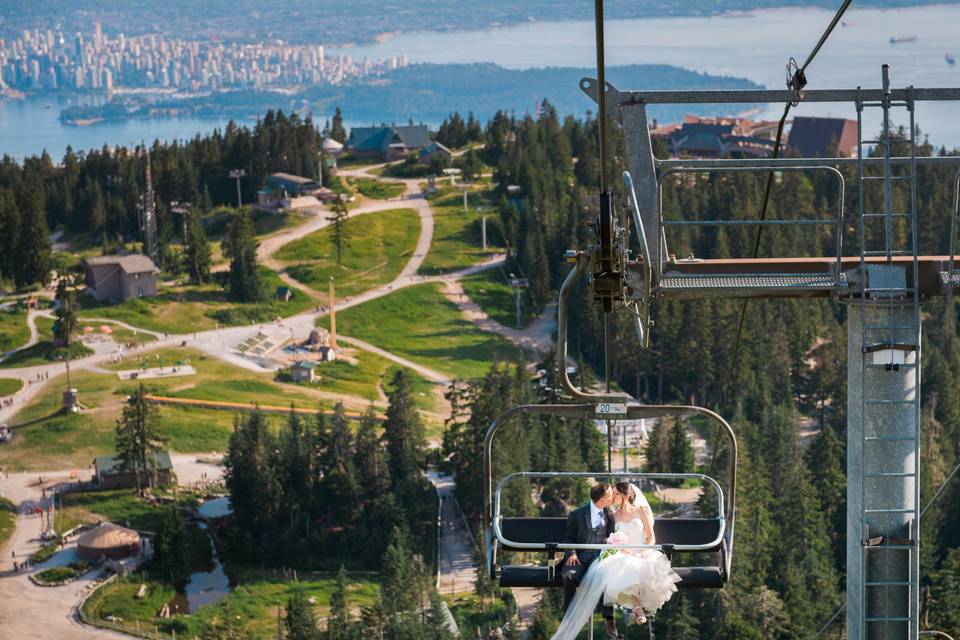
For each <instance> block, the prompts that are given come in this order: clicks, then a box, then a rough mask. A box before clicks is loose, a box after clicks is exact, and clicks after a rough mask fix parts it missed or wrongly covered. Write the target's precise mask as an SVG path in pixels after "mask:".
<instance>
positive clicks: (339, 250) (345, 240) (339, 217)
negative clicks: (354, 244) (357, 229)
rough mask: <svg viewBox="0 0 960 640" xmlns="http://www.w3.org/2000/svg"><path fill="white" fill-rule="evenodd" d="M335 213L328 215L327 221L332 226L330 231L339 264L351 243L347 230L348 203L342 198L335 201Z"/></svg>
mask: <svg viewBox="0 0 960 640" xmlns="http://www.w3.org/2000/svg"><path fill="white" fill-rule="evenodd" d="M332 208H333V214H332V215H330V216H327V221H328V222H330V226H331V227H332V229H331V232H330V241H331V242H333V248H334V251H335V252H336V254H337V264H340V261H341V259H342V257H343V250H344V248H345V247H347V246H349V244H350V234H349V233H348V231H347V224H346V223H347V205H346V203H344V202H343V201H342V200H337V201H336V202H334V203H333V207H332Z"/></svg>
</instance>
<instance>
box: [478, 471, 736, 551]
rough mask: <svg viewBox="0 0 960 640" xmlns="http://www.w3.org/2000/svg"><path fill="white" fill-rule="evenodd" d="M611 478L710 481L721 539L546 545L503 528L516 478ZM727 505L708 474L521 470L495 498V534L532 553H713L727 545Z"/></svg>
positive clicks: (505, 480) (501, 485)
mask: <svg viewBox="0 0 960 640" xmlns="http://www.w3.org/2000/svg"><path fill="white" fill-rule="evenodd" d="M609 476H616V477H618V478H627V479H630V480H633V479H638V478H650V479H665V480H666V479H675V478H695V479H697V480H701V481H706V482H708V483H710V484H711V485H712V486H713V489H714V491H716V494H717V504H718V508H719V510H718V515H717V517H716V518H711V520H713V519H715V520H719V521H720V530H719V531H718V532H717V537H716V538H715V539H714V540H712V541H710V542H708V543H706V544H589V543H583V544H577V543H567V542H559V541H558V542H556V543H553V542H551V543H544V542H514V541H512V540H508V539H507V538H506V537H504V535H503V531H502V530H501V528H500V520H501V519H502V517H503V516H501V515H500V494H501V492H502V491H503V488H504V486H506V484H507V483H508V482H510V481H511V480H513V479H515V478H603V477H609ZM723 506H724V496H723V489H722V488H721V487H720V484H719V483H718V482H717V481H716V480H714V479H713V478H711V477H710V476H707V475H704V474H702V473H635V474H622V473H621V474H611V473H607V472H605V471H604V472H589V471H586V472H584V471H579V472H578V471H551V472H546V471H545V472H537V471H517V472H515V473H511V474H510V475H508V476H506V477H505V478H503V480H501V481H500V483H499V484H498V485H497V490H496V493H495V495H494V499H493V535H494V536H495V537H496V539H497V540H499V541H500V544H502V545H504V546H508V547H511V548H514V549H529V550H531V551H549V550H553V549H556V550H560V551H567V550H573V551H579V550H598V551H600V550H605V549H657V550H659V551H663V550H664V548H665V547H668V548H670V549H673V550H674V551H710V550H711V549H716V548H717V547H719V546H720V544H721V543H722V542H723V538H724V534H725V533H726V529H727V520H726V518H725V516H724V511H723Z"/></svg>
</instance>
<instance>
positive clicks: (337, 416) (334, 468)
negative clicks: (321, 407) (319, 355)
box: [320, 402, 360, 525]
mask: <svg viewBox="0 0 960 640" xmlns="http://www.w3.org/2000/svg"><path fill="white" fill-rule="evenodd" d="M320 467H321V471H322V474H323V480H322V482H321V491H322V492H323V494H324V497H325V498H326V503H327V510H328V517H329V520H330V524H335V525H347V524H350V522H351V520H352V516H353V514H354V507H355V505H356V502H357V500H358V498H359V496H360V487H359V486H357V474H356V469H354V466H353V440H352V436H351V433H350V425H348V424H347V416H346V414H345V413H344V408H343V403H341V402H338V403H337V405H336V407H335V408H334V414H333V420H332V422H331V428H330V432H329V440H328V442H327V446H326V448H325V451H324V455H323V458H322V460H321V462H320Z"/></svg>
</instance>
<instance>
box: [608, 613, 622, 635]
mask: <svg viewBox="0 0 960 640" xmlns="http://www.w3.org/2000/svg"><path fill="white" fill-rule="evenodd" d="M606 620H607V637H608V638H610V640H617V639H618V638H620V637H621V636H620V635H619V634H617V623H616V621H615V620H614V619H613V618H607V619H606Z"/></svg>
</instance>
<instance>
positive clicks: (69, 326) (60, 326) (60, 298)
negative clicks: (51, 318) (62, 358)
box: [54, 276, 77, 347]
mask: <svg viewBox="0 0 960 640" xmlns="http://www.w3.org/2000/svg"><path fill="white" fill-rule="evenodd" d="M72 285H73V282H72V278H69V277H66V276H64V277H61V278H60V280H59V281H58V282H57V293H56V300H57V302H58V303H59V306H58V307H57V310H56V311H55V312H54V315H56V317H57V324H56V332H55V333H56V336H55V338H56V339H55V342H56V343H57V344H58V345H59V346H64V347H69V346H70V339H71V337H72V336H73V334H74V333H76V331H77V303H76V295H75V294H74V292H73V290H72V289H71V286H72Z"/></svg>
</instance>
